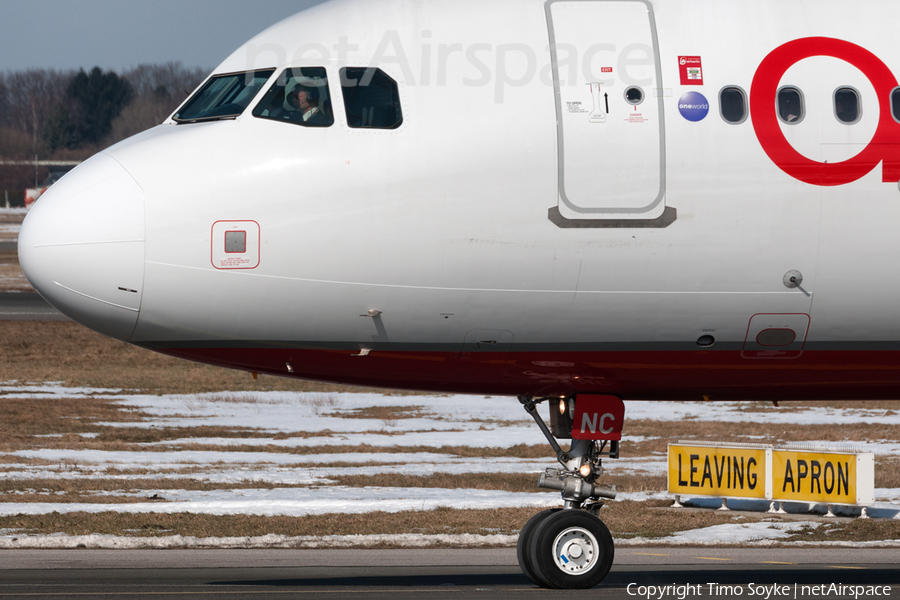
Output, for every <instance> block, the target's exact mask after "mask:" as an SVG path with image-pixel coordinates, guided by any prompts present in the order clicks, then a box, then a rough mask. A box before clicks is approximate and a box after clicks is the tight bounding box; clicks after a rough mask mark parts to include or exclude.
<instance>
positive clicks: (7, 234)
mask: <svg viewBox="0 0 900 600" xmlns="http://www.w3.org/2000/svg"><path fill="white" fill-rule="evenodd" d="M0 204H3V206H6V204H5V198H2V197H0ZM24 220H25V215H24V214H10V213H3V212H0V225H21V224H22V221H24ZM7 229H11V228H10V227H0V242H15V241H16V240H17V239H19V234H18V233H17V232H15V231H6V230H7Z"/></svg>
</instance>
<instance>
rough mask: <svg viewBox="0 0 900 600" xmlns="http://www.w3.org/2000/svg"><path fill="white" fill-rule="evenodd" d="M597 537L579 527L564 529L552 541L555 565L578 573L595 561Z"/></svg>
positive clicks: (588, 568) (566, 570)
mask: <svg viewBox="0 0 900 600" xmlns="http://www.w3.org/2000/svg"><path fill="white" fill-rule="evenodd" d="M597 548H598V544H597V539H596V538H595V537H594V536H593V534H591V532H589V531H587V530H586V529H582V528H581V527H572V528H569V529H566V530H565V531H563V532H562V533H560V534H559V535H558V536H556V540H555V541H554V542H553V550H554V552H553V558H554V561H555V562H556V566H557V567H559V569H560V570H561V571H563V572H565V573H569V574H571V575H578V574H581V573H584V572H587V571H590V570H591V568H592V567H593V566H594V565H595V564H596V563H597V560H598V553H597Z"/></svg>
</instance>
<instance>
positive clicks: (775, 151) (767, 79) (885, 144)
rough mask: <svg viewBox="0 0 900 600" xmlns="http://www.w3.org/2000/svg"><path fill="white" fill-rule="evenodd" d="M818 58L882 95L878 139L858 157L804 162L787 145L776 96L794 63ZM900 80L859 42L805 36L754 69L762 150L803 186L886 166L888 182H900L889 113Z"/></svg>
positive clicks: (897, 129) (850, 178) (898, 141)
mask: <svg viewBox="0 0 900 600" xmlns="http://www.w3.org/2000/svg"><path fill="white" fill-rule="evenodd" d="M814 56H830V57H833V58H837V59H839V60H843V61H845V62H848V63H850V64H851V65H853V66H854V67H856V68H857V69H859V70H860V71H862V72H863V73H864V74H865V76H866V77H868V79H869V81H870V82H871V83H872V85H873V86H874V88H875V91H876V92H877V93H878V103H879V107H880V110H881V115H880V117H879V122H878V130H877V131H876V132H875V137H874V138H872V141H871V142H869V145H868V146H866V147H865V148H864V149H863V150H862V151H861V152H860V153H859V154H857V155H856V156H854V157H853V158H850V159H848V160H845V161H843V162H837V163H820V162H817V161H814V160H811V159H809V158H806V157H805V156H803V155H802V154H800V153H799V152H797V150H795V149H794V147H793V146H791V144H790V143H789V142H788V141H787V139H786V138H785V137H784V133H783V132H782V130H781V126H780V125H779V121H778V114H777V108H776V106H775V101H774V100H775V97H776V95H777V93H778V86H779V83H780V82H781V78H782V77H784V74H785V73H786V72H787V70H788V69H790V68H791V67H792V66H793V65H795V64H796V63H798V62H800V61H801V60H804V59H807V58H811V57H814ZM897 87H898V86H897V78H896V77H895V76H894V74H893V73H892V72H891V70H890V69H889V68H888V67H887V65H885V64H884V63H883V62H882V61H881V60H880V59H879V58H878V57H877V56H875V55H874V54H872V53H871V52H869V51H868V50H866V49H865V48H862V47H861V46H857V45H856V44H851V43H850V42H845V41H843V40H837V39H833V38H822V37H815V38H804V39H800V40H794V41H792V42H788V43H787V44H784V45H783V46H780V47H778V48H776V49H775V50H774V51H772V53H771V54H769V55H768V56H767V57H766V58H765V59H764V60H763V62H762V64H761V65H760V66H759V69H758V70H757V71H756V76H755V77H754V78H753V85H752V87H751V89H750V111H751V115H752V117H753V128H754V130H755V131H756V137H757V138H759V143H760V144H761V145H762V147H763V150H765V152H766V154H768V155H769V158H770V159H772V162H774V163H775V164H776V165H778V167H779V168H780V169H781V170H782V171H784V172H785V173H787V174H788V175H790V176H791V177H794V178H795V179H799V180H800V181H803V182H804V183H809V184H812V185H821V186H836V185H845V184H847V183H852V182H854V181H857V180H859V179H861V178H863V177H865V176H866V175H868V174H869V173H871V172H872V170H873V169H875V168H876V167H877V166H878V164H879V163H883V164H882V180H883V181H884V182H885V183H896V182H897V181H900V123H898V122H897V121H895V120H894V118H893V116H892V114H891V94H892V92H893V91H894V89H896V88H897Z"/></svg>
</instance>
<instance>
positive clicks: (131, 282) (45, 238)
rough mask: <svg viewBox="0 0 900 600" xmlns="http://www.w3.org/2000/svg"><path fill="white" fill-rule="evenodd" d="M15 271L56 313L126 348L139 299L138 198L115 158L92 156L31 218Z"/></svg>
mask: <svg viewBox="0 0 900 600" xmlns="http://www.w3.org/2000/svg"><path fill="white" fill-rule="evenodd" d="M19 263H20V264H21V266H22V270H23V271H24V273H25V276H26V277H27V278H28V281H30V282H31V285H33V286H34V288H35V289H36V290H37V291H38V292H39V293H40V294H41V296H43V297H44V298H45V299H46V300H47V301H48V302H49V303H50V304H52V305H53V306H55V307H56V308H57V309H58V310H59V311H60V312H62V313H63V314H65V315H67V316H69V317H71V318H72V319H74V320H75V321H78V322H79V323H81V324H83V325H86V326H87V327H90V328H91V329H94V330H96V331H99V332H101V333H104V334H106V335H109V336H112V337H115V338H118V339H121V340H127V339H128V338H129V337H131V334H132V332H133V331H134V327H135V325H136V324H137V318H138V314H139V311H140V308H141V295H142V291H143V280H144V192H143V190H142V189H141V187H140V186H139V185H138V183H137V181H135V180H134V178H133V177H132V176H131V175H130V174H129V173H128V171H126V170H125V169H124V168H123V167H122V165H120V164H119V163H118V161H116V160H115V159H114V158H112V157H111V156H109V155H106V154H98V155H97V156H94V157H93V158H91V159H90V160H88V161H86V162H85V163H83V164H82V165H79V166H78V167H77V168H76V169H74V170H73V171H72V172H71V173H69V174H68V175H66V176H65V177H63V178H62V179H61V180H59V181H58V182H57V183H55V184H54V185H53V186H52V187H51V188H50V189H49V190H47V192H45V193H44V195H43V196H41V197H40V199H39V200H38V201H37V202H36V203H35V204H34V206H33V207H32V209H31V210H30V211H29V213H28V216H27V217H25V221H24V222H23V223H22V229H21V231H20V233H19Z"/></svg>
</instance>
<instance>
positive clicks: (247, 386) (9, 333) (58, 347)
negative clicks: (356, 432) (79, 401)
mask: <svg viewBox="0 0 900 600" xmlns="http://www.w3.org/2000/svg"><path fill="white" fill-rule="evenodd" d="M0 348H2V349H3V350H4V352H3V354H4V356H3V361H2V362H0V381H5V382H45V381H58V382H62V383H63V384H64V385H66V386H71V387H94V388H116V389H124V390H138V391H143V392H145V393H158V394H202V393H214V392H219V391H221V390H223V389H227V390H231V391H233V392H263V391H272V390H278V391H294V392H323V393H326V394H327V393H335V392H360V391H370V392H371V391H378V392H381V391H383V390H371V389H363V388H353V387H347V386H339V385H331V384H320V383H314V382H307V381H299V380H295V379H284V378H280V377H269V376H265V375H260V376H259V379H257V380H254V379H253V377H252V376H251V375H250V374H249V373H243V372H239V371H232V370H228V369H220V368H217V367H210V366H207V365H199V364H196V363H191V362H187V361H184V360H179V359H175V358H171V357H167V356H163V355H161V354H157V353H155V352H151V351H149V350H143V349H141V348H137V347H134V346H131V345H129V344H125V343H123V342H118V341H116V340H113V339H110V338H108V337H106V336H103V335H100V334H99V333H95V332H93V331H91V330H89V329H87V328H85V327H82V326H81V325H78V324H77V323H69V322H34V321H4V322H0ZM392 393H393V394H398V395H399V394H403V393H402V392H392Z"/></svg>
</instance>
